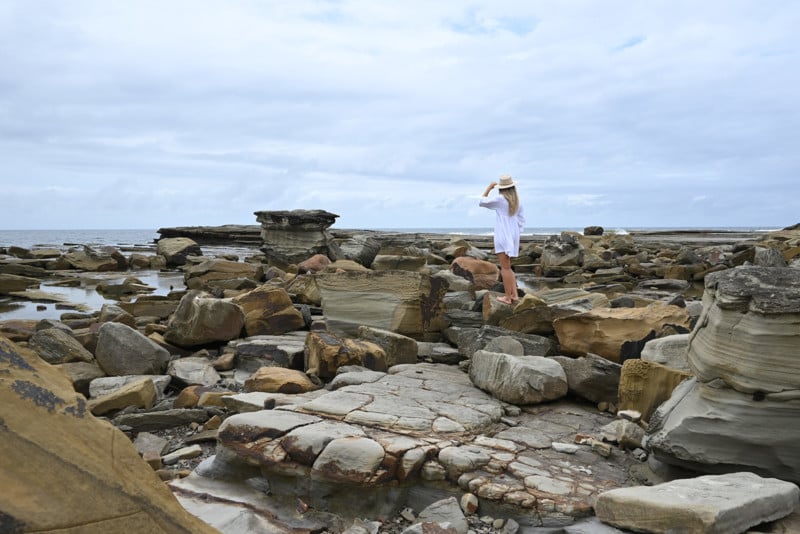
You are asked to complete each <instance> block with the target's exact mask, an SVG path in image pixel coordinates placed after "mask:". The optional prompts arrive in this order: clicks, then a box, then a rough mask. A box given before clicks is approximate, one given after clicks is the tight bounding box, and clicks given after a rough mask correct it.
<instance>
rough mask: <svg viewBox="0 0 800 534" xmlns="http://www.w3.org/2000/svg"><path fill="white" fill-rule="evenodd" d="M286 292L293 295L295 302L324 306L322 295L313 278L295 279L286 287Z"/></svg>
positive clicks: (299, 277) (298, 277)
mask: <svg viewBox="0 0 800 534" xmlns="http://www.w3.org/2000/svg"><path fill="white" fill-rule="evenodd" d="M286 292H287V293H289V294H290V295H292V298H293V300H294V301H295V302H297V303H299V304H311V305H312V306H320V305H321V304H322V295H321V294H320V292H319V287H317V281H316V280H315V279H314V277H313V276H296V277H294V279H293V280H292V281H291V282H289V284H288V285H287V286H286Z"/></svg>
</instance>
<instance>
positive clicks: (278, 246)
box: [255, 210, 344, 269]
mask: <svg viewBox="0 0 800 534" xmlns="http://www.w3.org/2000/svg"><path fill="white" fill-rule="evenodd" d="M255 215H256V220H257V221H258V222H259V223H261V239H262V240H263V242H264V245H263V246H262V247H261V250H262V251H263V252H264V254H265V255H266V257H267V259H268V260H269V262H270V263H271V264H272V265H276V266H277V267H280V268H282V269H283V268H286V267H287V266H288V265H291V264H296V263H300V262H302V261H304V260H306V259H308V258H310V257H311V256H314V255H315V254H323V255H325V256H328V257H329V258H332V259H338V258H341V257H343V256H344V255H343V253H342V252H341V250H340V249H339V245H338V244H337V243H336V241H335V240H334V239H333V237H332V236H331V234H330V233H329V232H328V231H327V229H328V228H329V227H330V226H331V225H332V224H333V223H334V222H336V218H337V217H339V216H338V215H336V214H334V213H330V212H327V211H324V210H290V211H257V212H255Z"/></svg>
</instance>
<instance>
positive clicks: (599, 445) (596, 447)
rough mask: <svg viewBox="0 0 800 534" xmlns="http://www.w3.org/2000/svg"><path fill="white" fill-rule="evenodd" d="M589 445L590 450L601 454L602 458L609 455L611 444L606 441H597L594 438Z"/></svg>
mask: <svg viewBox="0 0 800 534" xmlns="http://www.w3.org/2000/svg"><path fill="white" fill-rule="evenodd" d="M590 445H591V447H592V450H593V451H594V452H596V453H597V454H599V455H600V456H602V457H603V458H608V457H609V456H611V445H609V444H608V443H603V442H602V441H597V440H596V439H593V440H591V442H590Z"/></svg>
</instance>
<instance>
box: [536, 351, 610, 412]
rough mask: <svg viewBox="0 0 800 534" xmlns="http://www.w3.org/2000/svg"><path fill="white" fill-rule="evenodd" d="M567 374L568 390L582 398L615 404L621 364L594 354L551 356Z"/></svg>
mask: <svg viewBox="0 0 800 534" xmlns="http://www.w3.org/2000/svg"><path fill="white" fill-rule="evenodd" d="M552 358H553V359H554V360H555V361H557V362H558V363H559V364H560V365H561V367H563V368H564V373H565V374H566V375H567V385H568V386H569V390H570V392H572V393H573V394H575V395H578V396H579V397H583V398H584V399H586V400H588V401H591V402H595V403H600V402H608V403H611V404H614V405H616V404H617V397H618V391H619V380H620V374H621V372H622V366H620V365H619V364H618V363H614V362H611V361H609V360H607V359H605V358H603V357H600V356H597V355H596V354H587V355H586V356H581V357H579V358H571V357H569V356H553V357H552Z"/></svg>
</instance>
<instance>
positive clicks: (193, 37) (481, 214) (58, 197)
mask: <svg viewBox="0 0 800 534" xmlns="http://www.w3.org/2000/svg"><path fill="white" fill-rule="evenodd" d="M798 27H800V2H795V1H793V0H748V1H741V0H703V1H700V2H698V1H696V0H690V1H686V0H664V1H661V0H606V1H602V2H600V1H597V0H546V1H545V0H529V1H519V0H513V1H508V0H490V1H480V0H478V1H473V2H457V1H449V0H441V1H434V2H432V1H430V0H404V1H403V2H398V1H394V0H392V1H388V0H387V1H383V0H292V1H268V0H259V1H256V0H225V1H207V0H186V1H182V0H158V1H152V0H135V1H134V0H130V1H108V0H96V1H93V0H70V1H66V2H65V1H61V0H57V1H50V0H3V1H2V2H0V191H1V192H0V230H2V229H76V228H87V229H102V228H107V229H120V228H143V229H149V228H161V227H170V226H198V225H212V226H213V225H221V224H256V217H255V215H254V212H256V211H262V210H291V209H323V210H327V211H329V212H332V213H335V214H337V215H339V218H338V219H337V222H336V224H335V226H336V227H338V228H373V229H379V228H476V227H491V226H492V225H493V223H494V214H493V213H492V212H491V211H489V210H486V209H484V208H480V207H478V201H479V198H480V196H481V193H482V192H483V190H484V188H485V187H486V185H487V184H488V183H489V182H490V181H493V180H497V179H498V177H499V176H500V175H501V174H504V173H508V174H511V175H512V176H514V178H515V180H517V182H518V184H519V185H518V187H517V189H518V192H519V195H520V197H521V200H522V203H523V205H524V207H525V213H526V218H527V227H529V228H530V227H562V228H582V227H584V226H588V225H600V226H604V227H606V228H637V227H638V228H642V227H701V228H716V227H728V226H748V227H753V226H755V227H765V228H778V227H784V226H789V225H791V224H795V223H797V222H800V179H798V178H800V176H798V175H800V133H798V132H800V98H799V97H798V88H800V38H799V37H798V33H797V28H798Z"/></svg>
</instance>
